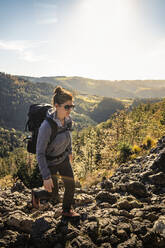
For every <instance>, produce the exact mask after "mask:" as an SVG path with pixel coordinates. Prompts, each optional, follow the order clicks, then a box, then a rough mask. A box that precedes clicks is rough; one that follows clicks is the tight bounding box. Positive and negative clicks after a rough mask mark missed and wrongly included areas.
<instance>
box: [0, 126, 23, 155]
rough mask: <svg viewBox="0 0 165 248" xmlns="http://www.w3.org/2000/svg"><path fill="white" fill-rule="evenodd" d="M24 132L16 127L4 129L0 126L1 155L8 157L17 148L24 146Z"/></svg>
mask: <svg viewBox="0 0 165 248" xmlns="http://www.w3.org/2000/svg"><path fill="white" fill-rule="evenodd" d="M22 141H23V134H22V132H20V131H16V130H15V129H11V130H8V129H4V128H1V127H0V157H1V158H3V157H6V156H8V155H9V153H10V152H12V151H14V149H15V148H18V147H22V146H23V142H22Z"/></svg>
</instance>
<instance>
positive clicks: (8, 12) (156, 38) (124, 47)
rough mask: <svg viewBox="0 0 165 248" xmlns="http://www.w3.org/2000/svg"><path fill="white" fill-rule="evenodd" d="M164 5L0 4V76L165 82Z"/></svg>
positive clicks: (106, 0) (105, 1)
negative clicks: (155, 80)
mask: <svg viewBox="0 0 165 248" xmlns="http://www.w3.org/2000/svg"><path fill="white" fill-rule="evenodd" d="M164 13H165V0H0V71H1V72H5V73H9V74H13V75H24V76H35V77H42V76H80V77H87V78H93V79H104V80H137V79H165V16H164Z"/></svg>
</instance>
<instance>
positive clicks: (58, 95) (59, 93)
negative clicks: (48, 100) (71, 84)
mask: <svg viewBox="0 0 165 248" xmlns="http://www.w3.org/2000/svg"><path fill="white" fill-rule="evenodd" d="M72 100H73V96H72V94H71V92H69V91H67V90H65V89H63V88H62V87H61V86H57V87H56V88H55V90H54V96H53V99H52V103H53V106H55V104H56V103H57V104H63V103H65V102H67V101H72Z"/></svg>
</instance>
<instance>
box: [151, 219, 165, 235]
mask: <svg viewBox="0 0 165 248" xmlns="http://www.w3.org/2000/svg"><path fill="white" fill-rule="evenodd" d="M153 231H154V232H155V233H158V234H160V235H161V236H162V237H164V238H165V216H160V217H159V219H158V220H157V221H156V222H155V223H154V226H153Z"/></svg>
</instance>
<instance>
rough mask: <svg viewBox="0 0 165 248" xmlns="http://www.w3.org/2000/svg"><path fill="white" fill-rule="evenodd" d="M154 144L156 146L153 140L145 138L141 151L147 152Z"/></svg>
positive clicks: (148, 137)
mask: <svg viewBox="0 0 165 248" xmlns="http://www.w3.org/2000/svg"><path fill="white" fill-rule="evenodd" d="M155 144H156V140H155V139H153V138H152V137H150V136H146V137H145V139H144V141H143V144H142V147H143V149H146V150H148V149H150V148H152V147H153V146H155Z"/></svg>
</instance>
